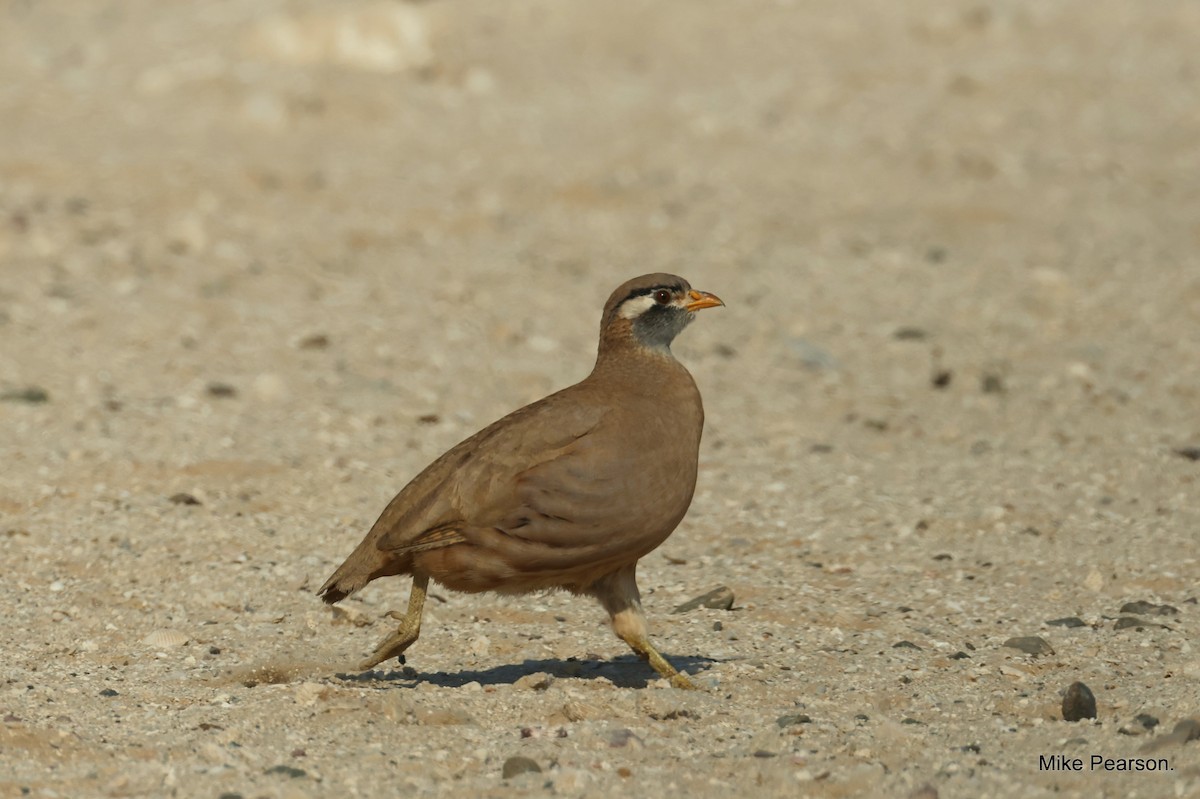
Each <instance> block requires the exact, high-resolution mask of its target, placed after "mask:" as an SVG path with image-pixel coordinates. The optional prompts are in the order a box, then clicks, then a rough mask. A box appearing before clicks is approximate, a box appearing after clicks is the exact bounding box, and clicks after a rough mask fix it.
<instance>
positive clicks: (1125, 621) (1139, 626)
mask: <svg viewBox="0 0 1200 799" xmlns="http://www.w3.org/2000/svg"><path fill="white" fill-rule="evenodd" d="M1162 626H1163V625H1161V624H1153V623H1151V622H1148V621H1145V620H1144V619H1138V618H1134V617H1133V616H1122V617H1121V618H1119V619H1117V621H1116V622H1115V623H1114V624H1113V629H1114V630H1129V629H1136V630H1144V629H1146V628H1147V627H1162Z"/></svg>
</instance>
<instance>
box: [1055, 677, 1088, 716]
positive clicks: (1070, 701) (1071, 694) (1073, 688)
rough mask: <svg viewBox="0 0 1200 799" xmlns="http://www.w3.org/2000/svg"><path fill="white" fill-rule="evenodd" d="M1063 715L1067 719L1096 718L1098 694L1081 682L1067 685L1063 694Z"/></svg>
mask: <svg viewBox="0 0 1200 799" xmlns="http://www.w3.org/2000/svg"><path fill="white" fill-rule="evenodd" d="M1062 715H1063V718H1064V719H1066V720H1067V721H1082V720H1083V719H1094V718H1096V696H1095V694H1093V693H1092V689H1091V688H1088V687H1087V686H1086V685H1084V684H1083V683H1081V682H1073V683H1071V684H1070V685H1069V686H1067V690H1066V693H1064V694H1063V701H1062Z"/></svg>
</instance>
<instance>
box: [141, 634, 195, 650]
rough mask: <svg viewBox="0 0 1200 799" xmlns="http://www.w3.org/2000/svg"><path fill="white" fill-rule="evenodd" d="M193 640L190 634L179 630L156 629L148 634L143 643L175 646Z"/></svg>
mask: <svg viewBox="0 0 1200 799" xmlns="http://www.w3.org/2000/svg"><path fill="white" fill-rule="evenodd" d="M190 640H192V639H191V638H190V637H189V636H187V635H185V634H184V633H181V632H179V631H178V630H155V631H154V632H152V633H149V634H148V635H146V637H145V638H143V639H142V643H143V644H146V645H147V646H153V647H159V648H166V647H174V646H183V645H184V644H186V643H187V642H188V641H190Z"/></svg>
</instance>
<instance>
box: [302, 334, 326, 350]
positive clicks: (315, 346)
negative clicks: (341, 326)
mask: <svg viewBox="0 0 1200 799" xmlns="http://www.w3.org/2000/svg"><path fill="white" fill-rule="evenodd" d="M296 346H297V347H299V348H300V349H302V350H323V349H325V348H326V347H328V346H329V336H327V335H325V334H324V333H313V334H312V335H311V336H305V337H304V338H302V339H300V341H299V343H298V344H297V345H296Z"/></svg>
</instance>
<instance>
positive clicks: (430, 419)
mask: <svg viewBox="0 0 1200 799" xmlns="http://www.w3.org/2000/svg"><path fill="white" fill-rule="evenodd" d="M417 421H418V422H420V423H421V424H437V423H438V422H440V421H442V417H440V416H438V415H437V414H436V413H423V414H421V415H420V416H418V417H417Z"/></svg>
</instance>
